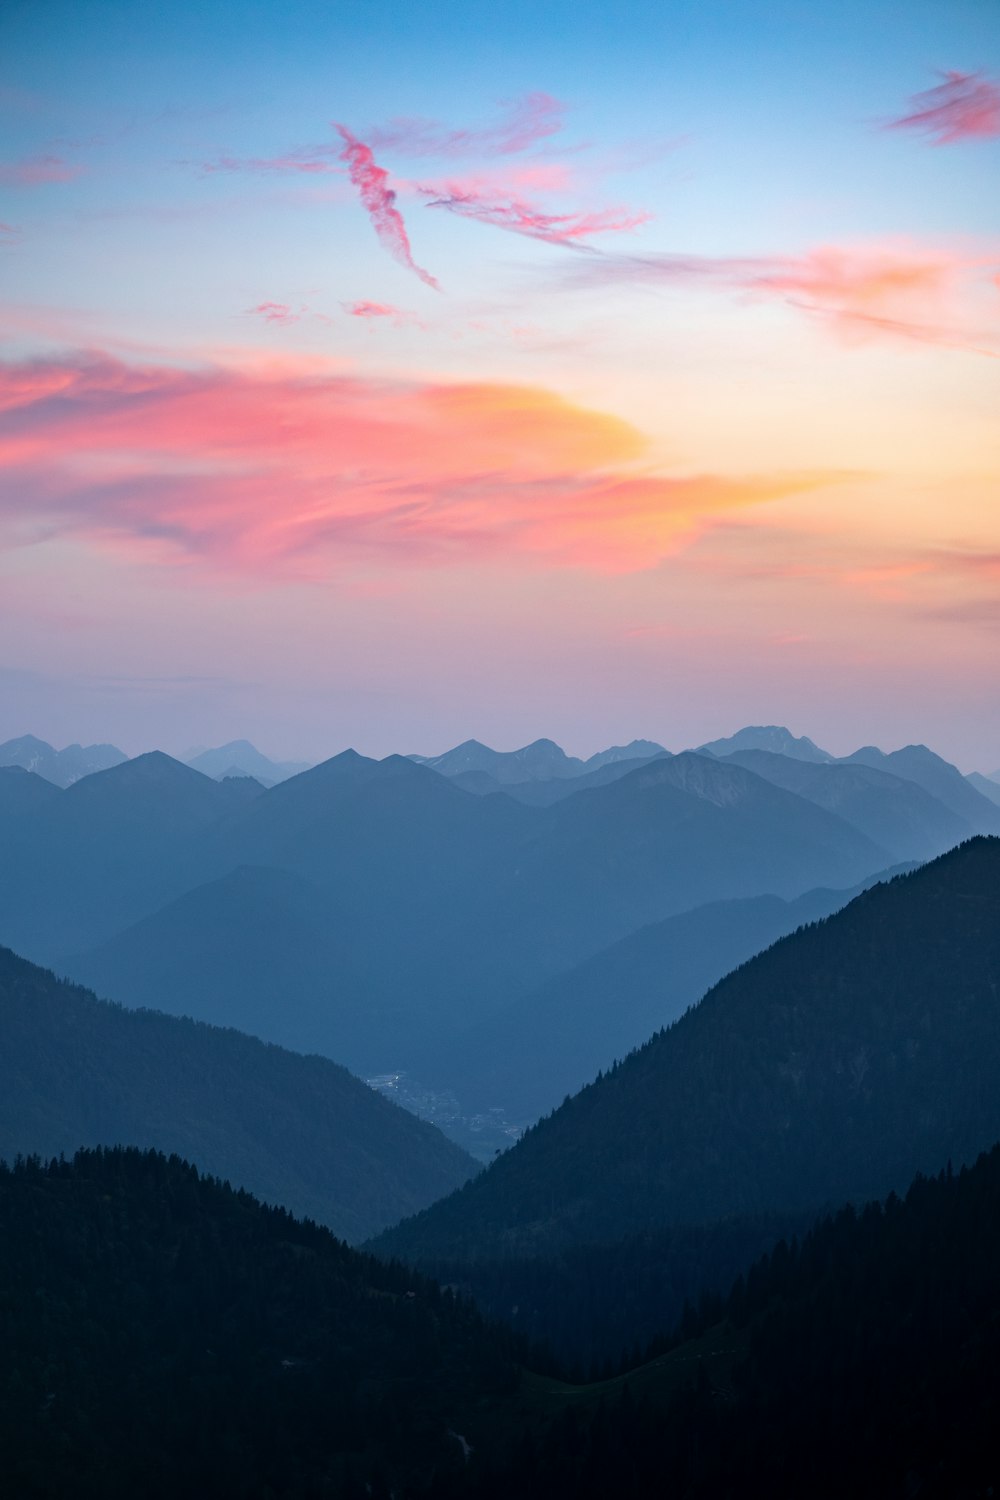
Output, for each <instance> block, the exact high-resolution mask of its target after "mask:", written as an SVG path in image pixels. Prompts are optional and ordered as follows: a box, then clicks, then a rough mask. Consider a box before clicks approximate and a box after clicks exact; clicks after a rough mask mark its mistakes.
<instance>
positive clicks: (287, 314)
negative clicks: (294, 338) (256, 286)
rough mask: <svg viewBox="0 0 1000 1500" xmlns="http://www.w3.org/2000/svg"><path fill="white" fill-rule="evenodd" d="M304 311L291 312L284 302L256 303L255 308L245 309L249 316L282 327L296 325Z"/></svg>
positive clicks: (304, 309) (305, 309)
mask: <svg viewBox="0 0 1000 1500" xmlns="http://www.w3.org/2000/svg"><path fill="white" fill-rule="evenodd" d="M306 311H308V309H307V308H303V309H302V310H301V312H293V311H292V309H291V308H290V307H289V306H288V304H287V303H286V302H258V303H257V306H256V307H248V308H247V313H248V314H249V315H251V316H253V317H258V318H263V320H264V322H265V323H279V324H281V326H282V327H287V326H288V325H289V324H291V323H298V322H299V320H300V318H301V316H302V312H306Z"/></svg>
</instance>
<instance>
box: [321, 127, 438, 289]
mask: <svg viewBox="0 0 1000 1500" xmlns="http://www.w3.org/2000/svg"><path fill="white" fill-rule="evenodd" d="M335 128H336V130H337V132H338V133H339V135H340V137H341V139H342V140H343V142H344V148H343V150H342V151H341V153H340V156H341V160H342V161H345V162H346V163H347V170H348V174H349V176H350V179H351V182H352V183H353V185H354V186H355V187H356V188H357V190H358V192H359V194H360V196H361V202H362V203H363V204H364V206H365V209H366V211H367V213H368V217H369V218H370V219H371V221H372V227H373V228H374V230H375V233H376V235H377V236H378V240H379V243H380V244H381V245H382V246H383V247H384V248H385V249H386V250H388V252H389V254H390V255H391V256H392V257H393V259H394V260H398V261H399V263H400V265H404V266H407V267H408V268H409V270H411V271H412V272H413V273H414V275H416V276H419V277H420V280H421V281H422V282H424V284H425V285H426V286H429V287H433V288H434V290H435V291H436V292H439V291H440V290H441V288H440V286H439V285H438V283H437V282H436V281H435V279H434V277H433V276H432V275H431V274H430V272H429V271H425V270H423V268H422V267H421V266H418V265H417V263H416V261H415V260H414V259H413V253H412V251H411V249H410V240H409V236H408V235H407V233H406V225H405V224H404V223H403V216H402V214H401V213H400V212H399V209H398V208H397V207H396V194H395V193H394V192H393V190H392V188H391V187H389V185H388V184H389V174H388V172H386V171H385V169H384V168H383V167H380V166H379V165H378V163H377V162H376V160H375V157H374V156H373V154H372V149H371V147H370V146H366V145H365V144H364V142H363V141H359V140H358V138H357V137H356V136H354V135H352V134H351V132H350V131H349V130H348V129H347V126H346V125H337V126H336V127H335Z"/></svg>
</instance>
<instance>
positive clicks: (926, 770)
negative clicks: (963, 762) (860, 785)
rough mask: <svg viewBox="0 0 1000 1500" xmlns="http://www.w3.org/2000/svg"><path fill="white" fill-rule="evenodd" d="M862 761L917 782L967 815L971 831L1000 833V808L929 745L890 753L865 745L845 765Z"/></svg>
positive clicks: (954, 811)
mask: <svg viewBox="0 0 1000 1500" xmlns="http://www.w3.org/2000/svg"><path fill="white" fill-rule="evenodd" d="M858 762H860V763H861V764H862V765H866V766H874V767H875V769H876V770H879V771H889V772H890V773H891V774H892V775H894V776H901V777H902V778H903V780H904V781H913V782H916V784H917V786H922V787H923V789H924V791H925V792H930V794H931V796H932V797H936V798H937V800H938V801H939V802H943V803H944V805H945V807H949V808H950V809H951V811H952V812H953V813H955V814H956V816H957V817H959V818H964V819H965V822H966V823H967V824H968V827H969V829H970V830H971V832H973V833H1000V808H997V807H995V806H994V805H993V803H992V802H990V801H989V800H988V799H987V798H986V797H984V796H983V795H982V794H981V793H980V792H977V791H976V788H975V787H974V786H971V785H970V784H969V782H968V780H967V779H966V778H965V777H964V776H963V775H962V773H961V771H960V770H959V769H958V767H957V766H953V765H952V764H951V762H950V761H947V760H942V758H941V756H940V755H935V754H934V751H933V750H928V748H927V746H926V745H904V747H903V749H902V750H893V751H891V752H890V754H888V755H886V754H885V753H884V752H883V751H881V750H879V749H877V748H876V747H875V746H874V745H864V746H863V747H862V748H861V749H860V750H855V752H854V754H853V755H848V756H846V757H845V758H844V761H843V762H842V764H844V765H851V764H853V763H858Z"/></svg>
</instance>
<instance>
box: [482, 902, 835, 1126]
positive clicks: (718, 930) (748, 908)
mask: <svg viewBox="0 0 1000 1500" xmlns="http://www.w3.org/2000/svg"><path fill="white" fill-rule="evenodd" d="M858 894H859V887H857V886H854V887H852V888H851V889H850V890H846V891H833V890H815V891H807V892H806V894H805V895H803V896H799V897H797V898H796V899H795V900H793V901H783V900H782V899H781V897H780V896H749V897H746V898H744V899H743V900H739V901H712V902H708V903H707V904H706V905H704V906H697V907H695V908H694V910H693V911H686V912H679V913H678V914H677V915H676V916H673V917H666V918H665V919H664V920H663V921H662V922H654V923H651V924H650V925H649V926H648V927H642V928H640V929H639V931H638V932H634V933H630V934H629V936H628V937H625V938H622V939H621V941H620V942H617V943H614V944H612V946H611V947H610V948H605V949H604V950H603V951H602V952H601V953H598V954H596V955H595V956H594V957H593V958H590V959H587V960H586V961H585V962H584V963H582V964H578V965H577V966H576V967H575V968H573V969H570V970H569V971H568V972H567V973H565V974H561V975H559V977H558V978H556V979H554V980H551V981H550V982H549V983H548V984H546V985H543V986H542V987H541V988H540V989H537V990H534V991H532V993H531V994H530V995H527V996H525V997H524V998H523V999H521V1000H519V1001H517V1002H516V1003H515V1004H513V1005H511V1006H509V1007H507V1008H506V1009H504V1010H502V1011H501V1012H499V1013H498V1014H497V1015H496V1016H491V1017H489V1018H488V1019H487V1020H486V1021H483V1022H480V1023H479V1025H478V1026H476V1027H475V1028H470V1030H469V1031H468V1032H466V1033H465V1035H464V1036H463V1038H462V1041H463V1043H464V1046H463V1056H462V1063H461V1067H460V1069H458V1082H457V1083H456V1084H455V1085H454V1086H455V1088H456V1090H457V1092H458V1094H459V1097H460V1098H461V1099H462V1100H463V1101H465V1102H466V1103H468V1104H469V1105H470V1107H471V1106H472V1105H473V1104H475V1106H476V1107H477V1108H479V1109H486V1108H491V1107H494V1106H500V1107H502V1108H503V1109H504V1111H505V1113H506V1115H507V1117H508V1118H509V1119H513V1120H518V1121H524V1122H525V1123H527V1122H530V1121H532V1120H536V1119H538V1117H539V1116H540V1115H543V1114H545V1113H547V1112H548V1111H549V1110H551V1109H554V1108H555V1107H556V1106H557V1105H559V1104H560V1103H561V1102H562V1100H563V1099H564V1098H565V1097H566V1095H567V1094H573V1093H576V1092H577V1090H578V1089H581V1088H583V1086H584V1084H586V1083H589V1081H590V1080H591V1079H592V1078H593V1077H594V1076H595V1074H596V1073H598V1072H599V1071H600V1070H601V1069H602V1068H606V1067H607V1066H608V1065H609V1064H610V1063H611V1062H612V1061H613V1060H615V1059H617V1058H622V1057H625V1056H626V1054H627V1053H629V1052H631V1051H632V1050H633V1049H634V1048H636V1047H640V1046H642V1044H643V1043H644V1042H646V1041H647V1040H648V1039H649V1037H650V1036H651V1035H652V1034H653V1032H654V1031H658V1030H660V1028H661V1027H664V1026H670V1025H671V1024H672V1023H673V1022H674V1021H676V1020H677V1019H678V1018H679V1017H680V1016H682V1015H683V1014H684V1012H685V1011H686V1010H687V1009H688V1007H689V1006H691V1005H695V1004H696V1003H697V1002H698V1001H699V1000H700V999H701V997H702V996H703V995H704V994H705V992H706V990H708V989H710V988H711V986H712V985H714V984H717V983H718V982H719V980H720V979H722V978H723V976H724V975H726V974H728V973H729V971H730V970H731V969H735V968H736V967H737V966H738V965H739V964H743V963H746V962H747V960H748V959H750V958H752V957H753V956H754V954H756V953H760V952H762V951H763V950H764V949H765V948H768V947H770V945H771V944H772V943H774V942H776V941H777V939H778V938H780V937H784V936H786V935H787V934H788V933H790V932H794V931H795V930H796V928H798V927H802V926H804V925H805V924H806V923H809V922H816V921H818V920H820V919H821V918H823V917H827V916H830V915H831V914H832V913H833V912H835V911H839V910H840V908H841V907H843V906H846V905H847V903H848V902H849V901H853V899H854V897H855V896H856V895H858Z"/></svg>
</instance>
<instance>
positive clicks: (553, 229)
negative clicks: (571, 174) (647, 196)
mask: <svg viewBox="0 0 1000 1500" xmlns="http://www.w3.org/2000/svg"><path fill="white" fill-rule="evenodd" d="M418 191H419V192H421V193H423V194H424V196H425V197H428V198H430V200H431V201H430V202H429V203H428V204H427V207H428V208H443V209H445V210H446V211H447V212H448V213H452V214H458V215H459V217H460V218H463V219H475V220H476V221H477V222H478V223H480V224H491V225H493V227H494V228H496V229H507V230H510V231H511V232H512V233H513V234H523V235H527V236H528V237H529V238H530V239H536V240H547V241H548V242H549V243H550V244H554V245H571V244H574V243H579V242H580V241H583V240H586V239H589V238H591V237H592V236H593V235H595V234H621V233H623V232H625V231H628V230H631V229H636V228H637V227H638V226H639V225H640V224H645V223H648V221H649V219H650V217H651V215H650V214H647V213H637V212H635V211H633V210H631V209H624V208H604V209H597V210H592V211H590V212H586V211H583V212H576V213H562V214H555V213H545V212H544V211H543V210H542V209H541V208H539V207H537V206H536V205H535V204H533V203H531V202H529V200H528V199H526V198H523V197H520V196H517V195H514V194H510V195H508V196H505V197H497V198H493V199H492V200H491V199H489V198H487V197H485V196H483V195H482V193H481V192H480V191H479V190H478V186H476V185H470V186H466V185H463V184H461V183H448V184H446V185H445V186H444V187H443V188H437V187H431V186H423V187H419V188H418Z"/></svg>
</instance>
